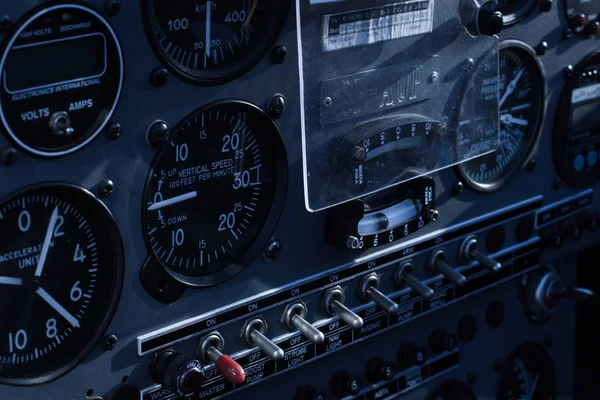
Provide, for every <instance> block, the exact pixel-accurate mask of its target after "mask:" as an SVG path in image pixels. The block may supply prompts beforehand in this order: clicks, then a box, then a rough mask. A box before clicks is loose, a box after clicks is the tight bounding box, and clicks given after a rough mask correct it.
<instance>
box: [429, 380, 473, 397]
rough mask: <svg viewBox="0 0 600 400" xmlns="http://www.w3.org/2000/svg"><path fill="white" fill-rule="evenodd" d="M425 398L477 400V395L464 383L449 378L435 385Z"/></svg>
mask: <svg viewBox="0 0 600 400" xmlns="http://www.w3.org/2000/svg"><path fill="white" fill-rule="evenodd" d="M425 400H477V397H476V396H475V393H473V390H472V389H471V388H470V387H469V386H468V385H467V384H466V383H464V382H462V381H459V380H449V381H446V382H443V383H441V384H440V385H437V386H435V387H434V388H433V389H432V390H431V391H430V392H429V393H428V394H427V396H426V397H425Z"/></svg>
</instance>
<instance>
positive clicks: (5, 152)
mask: <svg viewBox="0 0 600 400" xmlns="http://www.w3.org/2000/svg"><path fill="white" fill-rule="evenodd" d="M16 161H17V150H16V149H15V148H14V147H7V148H5V149H2V151H0V162H1V163H2V164H4V165H6V166H7V167H8V166H9V165H13V164H14V163H15V162H16Z"/></svg>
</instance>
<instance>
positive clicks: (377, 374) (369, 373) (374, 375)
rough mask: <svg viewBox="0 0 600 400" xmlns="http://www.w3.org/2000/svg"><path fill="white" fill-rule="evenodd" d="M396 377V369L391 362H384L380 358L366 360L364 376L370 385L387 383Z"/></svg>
mask: <svg viewBox="0 0 600 400" xmlns="http://www.w3.org/2000/svg"><path fill="white" fill-rule="evenodd" d="M394 375H396V368H395V367H394V363H393V362H391V361H385V360H384V359H383V358H381V357H373V358H369V359H368V360H367V365H366V367H365V376H366V377H367V379H368V380H369V381H370V382H371V383H377V382H380V381H389V380H391V379H392V378H393V377H394Z"/></svg>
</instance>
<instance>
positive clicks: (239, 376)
mask: <svg viewBox="0 0 600 400" xmlns="http://www.w3.org/2000/svg"><path fill="white" fill-rule="evenodd" d="M215 350H216V349H215ZM215 366H216V367H217V369H218V370H219V371H221V373H222V374H223V376H224V377H225V379H227V380H228V381H229V382H232V383H243V382H244V381H245V380H246V372H245V371H244V368H242V366H241V365H240V364H238V363H237V362H236V361H235V360H234V359H233V358H231V357H229V356H228V355H225V354H221V356H220V357H219V358H217V359H216V360H215Z"/></svg>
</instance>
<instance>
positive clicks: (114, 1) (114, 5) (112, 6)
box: [104, 0, 121, 17]
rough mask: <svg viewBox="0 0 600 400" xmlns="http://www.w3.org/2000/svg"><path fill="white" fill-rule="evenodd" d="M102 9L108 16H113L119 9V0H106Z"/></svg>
mask: <svg viewBox="0 0 600 400" xmlns="http://www.w3.org/2000/svg"><path fill="white" fill-rule="evenodd" d="M104 10H105V11H106V13H107V14H108V15H109V16H111V17H114V16H115V15H117V14H119V11H121V0H108V1H107V2H106V5H105V6H104Z"/></svg>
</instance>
